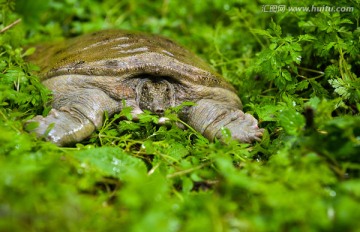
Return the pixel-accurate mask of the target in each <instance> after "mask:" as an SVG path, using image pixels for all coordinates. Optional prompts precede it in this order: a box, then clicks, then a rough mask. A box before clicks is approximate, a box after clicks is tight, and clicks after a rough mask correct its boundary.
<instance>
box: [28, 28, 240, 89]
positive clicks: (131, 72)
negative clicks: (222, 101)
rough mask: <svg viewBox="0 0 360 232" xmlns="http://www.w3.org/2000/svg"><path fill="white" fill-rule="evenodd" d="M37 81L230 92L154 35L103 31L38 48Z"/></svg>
mask: <svg viewBox="0 0 360 232" xmlns="http://www.w3.org/2000/svg"><path fill="white" fill-rule="evenodd" d="M30 61H31V62H33V63H35V64H36V65H38V66H40V68H41V71H40V73H39V75H40V78H41V80H42V81H43V80H46V79H49V78H52V77H54V76H60V75H69V74H80V75H89V76H117V77H118V78H124V79H126V78H133V77H135V76H139V75H141V74H149V75H152V76H166V77H170V78H173V79H174V80H176V81H178V82H179V83H182V84H187V85H202V86H207V87H218V88H223V89H227V90H230V91H231V92H234V93H235V90H234V88H233V87H232V86H231V85H230V84H229V83H227V82H226V81H225V79H224V78H223V77H222V76H220V75H219V74H217V73H216V72H215V71H214V70H213V69H212V68H211V67H210V66H209V65H207V64H206V63H205V62H204V61H203V60H201V59H200V58H199V57H197V56H195V55H194V54H193V53H191V52H190V51H188V50H186V49H185V48H183V47H181V46H179V45H177V44H176V43H174V42H173V41H171V40H169V39H167V38H164V37H161V36H156V35H150V34H145V33H139V32H129V31H121V30H106V31H100V32H95V33H92V34H87V35H82V36H79V37H76V38H73V39H69V40H65V41H62V42H59V43H56V44H51V45H47V46H41V47H38V48H37V52H36V53H35V54H34V55H33V56H32V57H30Z"/></svg>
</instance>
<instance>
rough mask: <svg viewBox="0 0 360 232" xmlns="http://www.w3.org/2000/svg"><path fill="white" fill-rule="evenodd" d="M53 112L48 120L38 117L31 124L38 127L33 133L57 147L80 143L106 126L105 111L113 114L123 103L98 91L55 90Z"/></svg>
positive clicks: (47, 117)
mask: <svg viewBox="0 0 360 232" xmlns="http://www.w3.org/2000/svg"><path fill="white" fill-rule="evenodd" d="M52 106H53V109H52V110H51V111H50V113H49V114H48V115H47V116H46V117H42V116H36V117H34V118H33V119H31V120H29V121H28V122H37V123H38V124H39V126H38V127H37V128H35V129H34V130H32V131H30V132H35V133H36V135H37V136H38V137H44V138H45V139H46V140H47V141H51V142H52V143H55V144H56V145H58V146H65V145H69V144H74V143H76V142H80V141H82V140H83V139H85V138H87V137H89V136H90V135H91V134H92V133H93V132H94V131H95V129H96V128H100V127H101V126H102V123H103V115H104V112H105V111H108V112H109V114H113V113H114V112H116V111H117V110H120V106H121V104H119V103H118V102H117V101H115V100H114V99H112V98H111V97H109V96H108V95H107V94H105V93H104V92H103V91H102V90H99V89H81V88H74V89H71V88H69V89H67V91H62V90H60V91H57V92H56V91H55V92H54V102H53V104H52Z"/></svg>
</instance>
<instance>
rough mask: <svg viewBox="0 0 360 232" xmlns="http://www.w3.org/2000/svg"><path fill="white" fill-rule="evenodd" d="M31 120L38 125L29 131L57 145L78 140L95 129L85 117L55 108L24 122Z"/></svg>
mask: <svg viewBox="0 0 360 232" xmlns="http://www.w3.org/2000/svg"><path fill="white" fill-rule="evenodd" d="M32 122H35V123H38V126H37V127H36V128H35V129H32V130H30V131H29V132H34V133H35V134H36V135H37V136H38V137H43V138H44V139H45V140H47V141H50V142H52V143H54V144H56V145H58V146H64V145H68V144H71V143H75V142H79V141H81V140H83V139H85V138H86V137H88V136H89V135H90V134H91V133H92V132H93V131H94V130H95V125H94V124H93V123H92V122H91V121H90V120H88V119H87V118H86V117H84V116H82V115H80V114H77V113H74V112H70V111H60V110H56V109H52V110H51V111H50V112H49V114H48V115H47V116H46V117H43V116H40V115H38V116H36V117H34V118H32V119H31V120H29V121H28V122H27V123H26V124H29V123H32ZM25 128H26V125H25Z"/></svg>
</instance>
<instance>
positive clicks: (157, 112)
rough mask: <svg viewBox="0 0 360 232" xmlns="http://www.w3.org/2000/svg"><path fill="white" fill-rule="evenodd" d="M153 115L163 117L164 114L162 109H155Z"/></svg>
mask: <svg viewBox="0 0 360 232" xmlns="http://www.w3.org/2000/svg"><path fill="white" fill-rule="evenodd" d="M155 114H157V115H163V114H164V109H161V108H160V109H156V110H155Z"/></svg>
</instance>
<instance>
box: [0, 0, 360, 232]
mask: <svg viewBox="0 0 360 232" xmlns="http://www.w3.org/2000/svg"><path fill="white" fill-rule="evenodd" d="M282 5H285V6H286V8H285V10H282V8H281V6H282ZM0 6H1V9H0V10H1V11H0V56H1V59H0V231H359V228H360V210H359V205H360V116H359V110H360V103H359V99H360V79H359V77H358V75H359V73H360V55H359V54H360V53H359V49H360V26H359V23H360V11H359V9H360V1H359V0H350V1H345V0H340V1H336V3H334V1H330V0H328V1H325V0H324V1H323V0H318V1H307V0H304V1H283V0H277V1H275V0H274V1H271V2H270V3H269V1H265V0H259V1H246V0H232V1H222V0H215V1H167V0H164V1H146V0H144V1H139V0H126V1H125V0H123V1H116V0H106V1H100V0H84V1H78V0H65V1H60V0H32V1H27V0H17V1H15V0H0ZM308 6H309V7H310V9H311V8H312V7H314V6H319V7H322V6H329V7H342V8H344V7H352V8H350V9H352V10H351V11H350V12H328V11H325V10H323V11H321V12H314V11H313V12H306V10H305V9H303V8H300V7H308ZM294 7H299V8H295V10H294ZM296 9H298V10H296ZM18 19H21V22H19V21H18ZM105 28H121V29H130V30H140V31H147V32H151V33H157V34H162V35H165V36H168V37H170V38H172V39H174V40H176V41H178V42H179V43H180V44H183V45H186V47H188V48H189V49H191V50H193V51H194V52H195V53H197V54H199V55H200V56H201V57H203V58H204V59H205V60H207V61H208V62H209V63H210V64H211V65H212V66H213V67H214V68H215V69H217V70H218V72H219V73H221V74H222V75H223V76H224V77H225V78H226V79H227V80H229V82H231V83H232V84H233V85H234V86H235V87H236V89H237V90H238V93H239V96H240V97H241V99H242V100H243V103H244V107H245V110H246V111H248V112H251V113H253V114H254V115H255V116H256V117H257V118H258V119H259V122H260V126H261V127H263V128H265V129H266V132H265V134H264V137H263V140H262V141H261V142H258V143H254V144H250V145H249V144H239V143H237V142H234V141H232V140H231V139H229V140H228V141H227V142H226V143H220V142H218V141H214V142H210V141H208V140H207V139H205V138H204V137H202V136H201V135H200V134H198V133H197V132H196V131H194V130H193V129H192V128H189V127H188V129H186V130H181V129H178V128H177V127H176V126H175V123H183V122H182V121H181V120H179V119H178V118H177V116H176V114H175V113H176V110H178V109H171V110H168V112H167V116H168V117H169V118H171V119H172V121H173V122H174V123H173V124H170V125H166V126H159V125H158V124H157V120H158V118H157V117H156V116H153V115H150V114H144V115H142V117H141V118H140V121H139V122H132V121H131V120H129V119H130V118H129V109H128V108H126V109H125V110H123V111H122V112H120V113H119V114H117V115H115V116H114V117H111V118H109V117H106V122H105V124H104V126H103V128H101V129H100V130H98V131H97V132H96V133H94V134H93V135H92V137H91V138H89V139H88V140H87V141H84V142H83V143H82V144H77V145H76V146H75V147H72V148H59V147H56V146H55V145H52V144H50V143H48V142H44V141H41V140H40V139H36V138H35V137H34V136H33V135H31V134H28V133H27V132H25V131H24V129H23V123H24V122H25V121H26V120H27V119H29V118H31V117H33V116H34V115H37V114H43V115H46V114H47V113H48V112H49V110H50V107H49V105H50V104H49V103H50V102H51V95H50V92H49V91H48V90H47V89H45V88H44V87H43V86H42V85H41V83H39V81H38V79H37V77H36V76H34V73H35V72H34V71H36V70H37V67H35V66H33V65H31V64H29V63H27V62H26V61H25V58H26V56H28V55H29V54H32V53H33V52H36V51H35V49H34V48H33V47H32V46H31V44H34V43H39V42H45V41H50V40H51V41H52V40H60V39H62V38H64V37H72V36H75V35H78V34H83V33H86V32H90V31H96V30H100V29H105ZM120 117H122V118H124V117H125V118H128V120H119V118H120ZM223 133H225V134H226V133H227V131H224V132H223Z"/></svg>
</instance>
